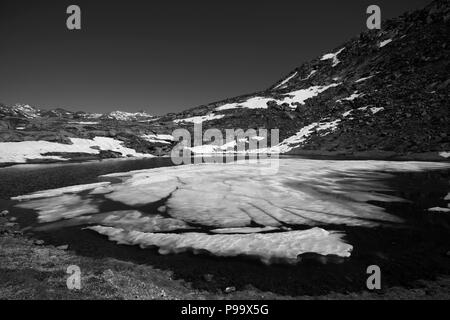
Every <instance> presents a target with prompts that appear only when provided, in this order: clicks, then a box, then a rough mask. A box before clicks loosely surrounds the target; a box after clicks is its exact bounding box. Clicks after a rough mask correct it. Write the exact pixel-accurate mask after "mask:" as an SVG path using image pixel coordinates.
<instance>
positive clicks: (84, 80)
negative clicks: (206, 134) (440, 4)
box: [0, 0, 430, 114]
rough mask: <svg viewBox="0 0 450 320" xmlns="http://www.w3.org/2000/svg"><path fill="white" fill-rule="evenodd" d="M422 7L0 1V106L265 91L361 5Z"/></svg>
mask: <svg viewBox="0 0 450 320" xmlns="http://www.w3.org/2000/svg"><path fill="white" fill-rule="evenodd" d="M428 2H430V1H429V0H396V1H392V0H377V1H376V2H373V1H365V0H345V1H336V0H329V1H325V0H314V1H308V2H307V1H301V0H296V1H288V0H277V1H274V0H270V1H266V0H226V1H223V0H221V1H219V0H183V1H174V0H164V1H161V0H160V1H155V0H146V1H137V0H128V1H104V0H89V1H84V0H83V1H80V0H72V1H65V0H53V1H50V0H40V1H22V0H0V101H1V102H4V103H6V104H13V103H16V102H23V103H28V104H31V105H35V106H41V107H44V108H52V107H64V108H67V109H69V110H83V111H87V112H108V111H112V110H117V109H120V110H124V111H137V110H141V109H143V110H145V111H147V112H149V113H152V114H164V113H167V112H175V111H181V110H183V109H186V108H190V107H194V106H197V105H201V104H205V103H208V102H213V101H217V100H220V99H223V98H227V97H232V96H236V95H240V94H244V93H249V92H254V91H258V90H261V89H265V88H267V87H268V86H270V85H271V84H273V83H274V82H275V81H277V80H279V79H280V78H282V77H283V76H284V75H286V74H287V73H288V72H289V71H291V70H292V69H294V68H295V67H296V66H298V65H300V64H301V63H302V62H305V61H308V60H310V59H312V58H314V57H315V56H318V55H320V54H323V53H326V52H328V51H329V50H331V49H332V48H334V47H336V46H338V45H339V44H341V43H343V42H345V41H346V40H348V39H349V38H351V37H353V36H355V35H357V34H358V33H359V32H361V31H363V30H364V29H365V28H366V23H365V21H366V18H367V15H366V13H365V11H366V8H367V6H368V5H370V4H377V5H379V6H380V7H381V12H382V18H383V19H387V18H390V17H395V16H398V15H400V14H402V13H403V12H405V11H411V10H413V9H417V8H420V7H423V6H425V5H426V4H427V3H428ZM70 4H77V5H79V6H80V7H81V12H82V30H80V31H69V30H67V28H66V19H67V17H68V15H67V14H66V8H67V6H68V5H70Z"/></svg>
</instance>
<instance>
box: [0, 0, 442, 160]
mask: <svg viewBox="0 0 450 320" xmlns="http://www.w3.org/2000/svg"><path fill="white" fill-rule="evenodd" d="M449 20H450V10H449V1H448V0H435V1H433V2H432V3H430V4H429V5H428V6H426V7H425V8H424V9H422V10H418V11H414V12H411V13H405V14H403V15H402V16H400V17H398V18H394V19H391V20H387V21H384V22H383V24H382V29H381V30H367V31H365V32H362V33H361V34H360V35H359V36H356V37H353V38H352V39H350V40H349V41H347V42H345V43H343V44H342V45H340V46H337V47H335V48H334V49H333V50H331V51H329V52H325V53H323V54H322V55H320V56H318V57H316V58H314V59H312V60H311V61H308V62H305V63H303V64H301V65H300V66H298V67H297V68H295V69H294V70H292V71H290V72H289V73H287V74H286V76H285V77H284V78H282V79H279V80H278V81H277V82H275V83H274V84H273V85H271V86H270V87H268V88H266V89H263V90H261V91H257V92H254V93H249V94H244V95H240V96H237V97H231V98H227V99H223V100H220V101H216V102H212V103H209V104H206V105H200V106H198V107H193V108H190V109H187V110H184V111H181V112H178V113H169V114H166V115H162V116H158V117H156V116H155V117H152V116H150V115H148V114H144V113H142V114H141V116H139V115H138V113H135V114H129V115H128V117H127V116H124V117H121V115H124V114H125V115H126V113H120V112H119V113H116V115H118V116H117V117H116V116H108V115H101V116H98V117H97V118H89V114H87V113H83V112H78V113H72V114H71V116H70V117H68V118H67V119H65V118H64V115H63V112H62V113H61V112H59V113H60V116H59V117H58V116H56V117H55V118H54V119H50V118H51V117H48V118H49V119H50V120H45V121H41V123H40V122H39V119H40V117H38V116H36V117H26V116H23V117H20V116H19V117H18V118H19V119H17V118H15V116H12V115H4V116H2V118H0V128H1V130H0V142H1V141H3V142H7V141H23V140H26V139H30V136H33V137H35V138H34V139H43V140H47V141H56V142H60V143H70V138H89V139H92V138H94V137H96V136H105V137H112V138H117V139H119V140H120V141H123V142H124V144H125V146H127V147H130V148H134V149H135V150H136V151H139V152H142V153H151V154H157V155H161V154H167V153H168V152H169V151H170V147H171V146H173V144H174V142H173V141H172V145H167V140H166V142H165V143H163V145H162V146H161V145H160V144H158V143H157V144H156V145H155V144H154V143H155V141H159V139H156V140H155V139H150V140H149V139H145V138H144V137H146V136H149V135H150V136H158V135H168V134H171V133H172V132H173V130H174V129H177V128H185V129H187V130H189V131H190V132H192V131H193V123H199V122H201V123H202V126H203V129H204V130H207V129H209V128H218V129H220V130H222V131H224V130H225V129H238V128H240V129H243V130H247V129H260V128H264V129H268V130H270V129H279V130H280V140H281V143H280V146H279V147H280V148H279V149H280V150H281V152H283V153H304V154H314V153H316V154H334V155H346V156H352V155H356V154H358V153H361V152H365V153H368V154H376V153H382V154H384V155H390V156H392V155H408V154H420V153H435V154H436V153H439V154H444V153H445V152H448V150H450V131H449V126H448V122H449V120H450V113H449V108H448V102H447V101H448V100H449V99H448V98H449V93H448V92H449V90H448V86H449V85H450V79H449V78H448V74H449V69H450V64H449V60H448V58H447V57H448V56H449V54H450V52H449V51H450V48H449V46H448V44H447V42H448V40H447V39H448V34H450V32H449V24H448V22H449ZM1 110H2V108H0V113H1ZM52 112H55V111H52ZM111 114H112V115H114V112H112V113H110V114H109V115H111ZM39 115H40V116H42V115H46V113H42V111H41V113H40V114H39ZM47 115H48V114H47ZM133 115H134V116H133ZM87 119H89V121H83V120H87ZM74 120H78V123H74V122H76V121H74ZM97 121H98V122H97ZM8 122H9V124H8ZM47 122H48V123H47ZM94 122H96V123H94ZM17 128H23V129H20V130H17ZM43 131H46V132H48V134H46V135H42V134H41V135H40V134H36V132H38V133H39V132H41V133H42V132H43ZM27 132H29V133H30V134H29V135H27ZM53 133H56V135H57V136H58V137H59V138H55V137H54V136H53ZM49 136H50V138H48V137H49ZM268 138H269V137H268ZM48 139H50V140H48ZM204 143H205V144H208V143H210V142H208V141H205V142H204ZM221 150H223V149H221ZM200 152H201V151H200Z"/></svg>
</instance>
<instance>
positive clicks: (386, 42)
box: [378, 39, 392, 48]
mask: <svg viewBox="0 0 450 320" xmlns="http://www.w3.org/2000/svg"><path fill="white" fill-rule="evenodd" d="M391 42H392V39H387V40H384V41H381V42H380V44H379V45H378V47H380V48H383V47H384V46H385V45H387V44H389V43H391Z"/></svg>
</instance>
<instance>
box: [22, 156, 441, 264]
mask: <svg viewBox="0 0 450 320" xmlns="http://www.w3.org/2000/svg"><path fill="white" fill-rule="evenodd" d="M274 165H276V168H277V170H273V168H274ZM268 166H269V167H271V169H272V170H265V168H267V167H268ZM449 167H450V165H449V164H447V163H432V162H391V161H342V160H307V159H295V158H294V159H284V158H283V159H265V160H259V161H251V162H249V161H248V160H243V161H238V162H234V163H227V164H195V165H183V166H173V167H162V168H154V169H145V170H139V171H130V172H123V173H115V174H109V175H106V176H102V177H101V181H102V182H101V183H98V184H90V185H83V186H73V187H69V188H68V187H66V188H60V189H54V190H46V191H40V192H37V193H34V194H31V195H27V196H22V197H18V198H16V199H17V200H21V202H20V203H19V204H17V207H20V208H26V209H34V210H36V211H37V213H38V216H39V219H38V220H39V222H43V223H46V224H44V225H40V226H38V227H39V228H41V229H42V228H47V229H51V228H62V227H65V226H76V225H79V226H80V228H81V227H83V228H85V227H87V228H88V229H90V230H94V231H96V232H98V233H100V234H103V235H106V236H108V237H109V239H110V240H111V241H115V242H117V243H121V244H129V245H140V246H141V247H143V248H147V247H157V248H158V249H159V252H160V253H162V254H167V253H178V252H184V251H190V252H194V253H197V252H208V253H209V254H212V255H216V256H242V255H243V256H251V257H258V258H259V259H260V260H262V261H263V262H267V263H269V262H271V261H274V260H275V261H280V260H281V261H285V262H295V261H296V257H297V256H298V255H300V254H303V253H316V254H320V255H337V256H341V257H348V256H350V254H351V250H352V244H351V243H350V244H349V243H347V242H346V241H345V234H344V233H343V232H337V231H334V230H333V229H336V228H337V226H342V225H345V226H357V227H367V228H373V227H378V226H387V227H390V226H393V227H395V226H398V225H401V223H402V221H401V220H400V219H399V218H397V217H395V216H393V215H391V214H389V213H388V212H386V211H385V210H384V209H383V208H382V207H381V206H377V205H376V203H377V202H381V203H382V202H393V201H405V200H404V199H401V198H397V197H394V196H392V195H390V194H389V193H391V191H392V190H390V188H389V187H388V186H387V184H386V180H387V179H388V178H390V177H391V176H392V174H393V173H395V172H420V171H427V170H434V169H448V168H449ZM369 201H370V202H369ZM374 201H376V202H374ZM111 207H116V209H114V210H111V209H105V208H111ZM117 207H120V209H118V208H117ZM123 208H126V209H123Z"/></svg>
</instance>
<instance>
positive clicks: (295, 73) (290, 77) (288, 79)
mask: <svg viewBox="0 0 450 320" xmlns="http://www.w3.org/2000/svg"><path fill="white" fill-rule="evenodd" d="M297 74H298V72H297V71H295V72H294V73H293V74H292V75H290V76H289V77H287V78H286V79H284V80H283V81H281V83H280V84H279V85H277V86H276V87H275V88H274V89H278V88H280V87H281V86H283V85H284V84H286V83H288V82H289V81H290V80H291V79H292V78H294V77H295V76H296V75H297Z"/></svg>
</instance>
